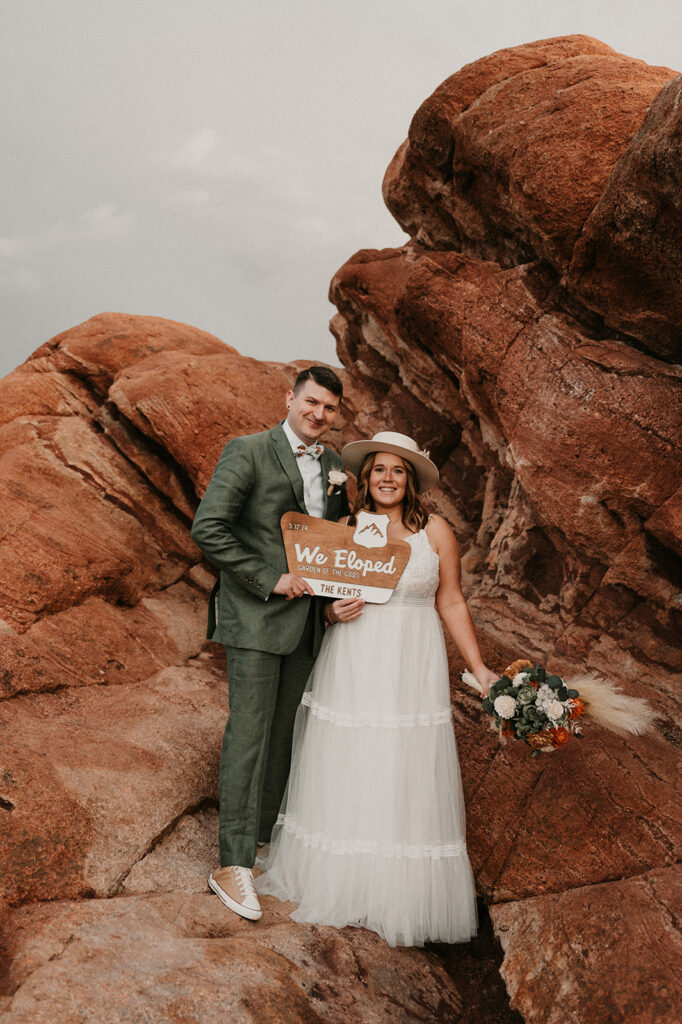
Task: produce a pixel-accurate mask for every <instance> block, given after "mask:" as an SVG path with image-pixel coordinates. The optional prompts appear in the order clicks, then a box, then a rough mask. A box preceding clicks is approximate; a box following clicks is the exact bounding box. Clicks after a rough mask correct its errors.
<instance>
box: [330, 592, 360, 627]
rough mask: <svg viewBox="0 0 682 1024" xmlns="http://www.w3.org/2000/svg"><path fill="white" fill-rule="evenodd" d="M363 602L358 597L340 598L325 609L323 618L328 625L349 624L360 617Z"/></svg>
mask: <svg viewBox="0 0 682 1024" xmlns="http://www.w3.org/2000/svg"><path fill="white" fill-rule="evenodd" d="M364 607H365V602H364V601H363V600H362V598H360V597H342V598H340V600H338V601H332V603H331V604H328V605H327V607H326V608H325V618H326V619H327V622H329V623H330V625H333V624H334V623H335V622H350V621H351V620H352V619H357V618H358V616H359V615H362V609H363V608H364Z"/></svg>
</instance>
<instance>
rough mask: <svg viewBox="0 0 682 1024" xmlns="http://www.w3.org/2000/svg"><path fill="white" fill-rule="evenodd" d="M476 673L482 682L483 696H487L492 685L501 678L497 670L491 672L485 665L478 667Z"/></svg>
mask: <svg viewBox="0 0 682 1024" xmlns="http://www.w3.org/2000/svg"><path fill="white" fill-rule="evenodd" d="M474 675H475V676H476V678H477V680H478V681H479V683H480V684H481V697H487V696H488V690H489V689H490V687H491V686H492V685H493V683H496V682H497V680H498V679H499V678H500V677H499V674H498V673H497V672H491V671H490V669H489V668H486V667H485V665H481V667H480V668H479V669H476V671H475V672H474Z"/></svg>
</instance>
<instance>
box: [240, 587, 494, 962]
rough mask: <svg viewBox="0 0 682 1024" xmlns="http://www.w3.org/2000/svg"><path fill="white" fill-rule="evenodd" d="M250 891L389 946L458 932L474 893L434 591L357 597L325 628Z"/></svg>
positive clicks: (458, 936) (300, 916) (455, 937)
mask: <svg viewBox="0 0 682 1024" xmlns="http://www.w3.org/2000/svg"><path fill="white" fill-rule="evenodd" d="M265 867H266V871H265V874H264V875H262V876H261V877H260V878H259V879H258V881H257V885H258V888H259V889H260V891H261V892H264V893H271V894H273V895H275V896H277V897H279V898H280V899H285V900H291V901H293V902H294V903H297V904H298V909H297V910H296V911H295V913H294V914H292V917H293V918H294V920H296V921H307V922H313V923H318V924H321V923H324V924H329V925H335V926H337V927H343V926H344V925H361V926H363V927H365V928H370V929H372V930H374V931H376V932H378V933H379V934H380V935H381V936H383V938H384V939H385V940H386V942H387V943H388V944H389V945H391V946H395V945H406V946H418V945H423V943H424V942H463V941H467V940H468V939H469V938H471V936H472V935H473V934H475V932H476V902H475V890H474V882H473V876H472V871H471V867H470V864H469V859H468V857H467V852H466V845H465V818H464V801H463V795H462V785H461V779H460V772H459V764H458V761H457V748H456V742H455V735H454V732H453V728H452V719H451V709H450V694H449V681H448V665H447V658H446V654H445V644H444V641H443V633H442V629H441V625H440V620H439V618H438V615H437V613H436V611H435V608H434V606H433V601H432V600H430V601H429V600H418V599H414V600H412V601H408V600H403V602H402V603H400V604H398V603H396V605H392V603H389V604H388V605H384V606H372V605H368V606H366V607H365V610H364V612H363V614H362V616H361V617H360V618H359V619H356V620H354V621H353V622H350V623H343V624H341V623H339V624H337V625H335V626H333V627H332V628H331V629H329V630H327V633H326V635H325V639H324V643H323V646H322V650H321V652H320V655H319V657H318V659H317V662H316V664H315V668H314V670H313V673H312V675H311V677H310V680H309V682H308V687H307V689H306V692H305V693H304V695H303V701H302V703H301V706H300V708H299V711H298V715H297V719H296V725H295V729H294V741H293V756H292V767H291V774H290V778H289V785H288V787H287V792H286V794H285V797H284V801H283V804H282V812H281V814H280V815H279V818H278V821H277V825H276V826H275V829H274V831H273V838H272V843H271V847H270V855H269V857H268V859H267V862H266V865H265Z"/></svg>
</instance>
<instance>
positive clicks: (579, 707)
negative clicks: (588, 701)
mask: <svg viewBox="0 0 682 1024" xmlns="http://www.w3.org/2000/svg"><path fill="white" fill-rule="evenodd" d="M584 714H585V702H584V701H582V700H581V699H580V697H574V698H573V699H572V701H571V711H570V714H569V716H568V717H569V718H580V716H581V715H584Z"/></svg>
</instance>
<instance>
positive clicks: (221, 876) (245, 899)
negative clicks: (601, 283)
mask: <svg viewBox="0 0 682 1024" xmlns="http://www.w3.org/2000/svg"><path fill="white" fill-rule="evenodd" d="M208 884H209V886H210V888H211V889H213V892H214V893H215V894H216V896H217V897H218V898H219V899H221V900H222V901H223V903H224V904H225V906H226V907H229V908H230V910H233V911H234V912H235V914H239V916H240V917H246V918H248V919H249V921H258V920H260V918H261V917H262V916H263V911H262V910H261V908H260V903H259V902H258V896H257V895H256V890H255V888H254V885H253V875H252V873H251V868H243V867H241V866H240V865H239V864H232V865H230V866H229V867H226V868H218V870H217V871H214V872H213V874H211V875H209V878H208Z"/></svg>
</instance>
